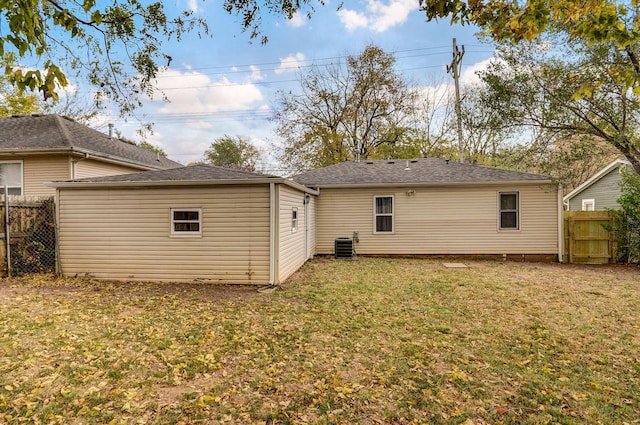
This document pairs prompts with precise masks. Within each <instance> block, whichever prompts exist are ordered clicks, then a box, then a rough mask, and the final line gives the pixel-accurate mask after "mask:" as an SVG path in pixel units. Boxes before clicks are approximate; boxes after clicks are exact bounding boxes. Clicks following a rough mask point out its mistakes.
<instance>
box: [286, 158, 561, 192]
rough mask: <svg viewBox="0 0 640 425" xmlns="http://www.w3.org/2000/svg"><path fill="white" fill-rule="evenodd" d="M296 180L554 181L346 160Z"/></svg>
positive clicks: (424, 164)
mask: <svg viewBox="0 0 640 425" xmlns="http://www.w3.org/2000/svg"><path fill="white" fill-rule="evenodd" d="M293 180H294V181H295V182H297V183H300V184H304V185H306V186H310V187H326V186H359V185H369V186H370V185H376V184H380V185H393V184H449V183H500V182H505V183H506V182H532V183H534V182H539V183H548V182H550V181H551V179H550V178H549V177H547V176H543V175H540V174H531V173H521V172H518V171H510V170H501V169H498V168H489V167H484V166H480V165H473V164H461V163H459V162H454V161H448V160H445V159H441V158H420V159H411V160H405V159H395V160H389V161H366V160H365V161H360V162H354V161H347V162H342V163H340V164H335V165H330V166H328V167H324V168H319V169H316V170H312V171H309V172H307V173H303V174H299V175H297V176H294V177H293Z"/></svg>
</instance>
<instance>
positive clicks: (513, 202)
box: [499, 192, 520, 230]
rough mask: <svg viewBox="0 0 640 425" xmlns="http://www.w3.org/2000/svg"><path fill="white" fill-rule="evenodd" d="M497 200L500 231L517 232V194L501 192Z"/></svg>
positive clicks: (518, 225)
mask: <svg viewBox="0 0 640 425" xmlns="http://www.w3.org/2000/svg"><path fill="white" fill-rule="evenodd" d="M499 198H500V200H499V203H500V230H518V229H519V228H520V223H519V217H518V216H519V213H518V210H519V199H518V198H519V196H518V192H501V193H500V194H499Z"/></svg>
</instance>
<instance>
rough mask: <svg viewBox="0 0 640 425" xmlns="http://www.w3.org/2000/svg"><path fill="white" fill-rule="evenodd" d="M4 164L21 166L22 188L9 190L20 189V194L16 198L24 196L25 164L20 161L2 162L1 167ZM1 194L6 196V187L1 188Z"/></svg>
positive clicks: (13, 187) (12, 187) (10, 187)
mask: <svg viewBox="0 0 640 425" xmlns="http://www.w3.org/2000/svg"><path fill="white" fill-rule="evenodd" d="M2 164H20V186H7V188H8V189H16V188H18V189H20V194H19V195H16V196H24V162H23V161H21V160H19V161H0V166H2ZM0 194H1V195H4V186H2V187H0ZM9 195H15V194H12V193H9Z"/></svg>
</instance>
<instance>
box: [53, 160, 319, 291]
mask: <svg viewBox="0 0 640 425" xmlns="http://www.w3.org/2000/svg"><path fill="white" fill-rule="evenodd" d="M49 185H50V186H51V187H52V188H55V190H56V192H57V194H56V200H57V213H58V227H59V231H58V234H59V263H60V268H61V272H62V273H63V274H64V275H71V276H73V275H82V276H84V275H88V276H94V277H96V278H104V279H119V280H158V281H202V282H212V283H221V284H259V285H265V284H272V285H275V284H278V283H280V282H282V281H283V280H284V279H286V278H287V277H288V276H289V275H291V274H292V273H293V272H294V271H296V270H297V269H298V268H299V267H301V266H302V265H303V264H304V262H305V261H306V260H307V259H308V258H310V257H311V256H313V254H314V253H315V252H314V247H315V203H316V197H317V194H318V193H317V191H316V190H314V189H309V188H306V187H304V186H302V185H300V184H298V183H295V182H293V181H290V180H287V179H284V178H280V177H276V176H270V175H265V174H260V173H253V172H248V171H240V170H232V169H227V168H220V167H213V166H209V165H198V166H192V167H182V168H174V169H169V170H156V171H145V172H140V173H135V174H125V175H118V176H106V177H94V178H86V179H79V180H73V181H60V182H52V183H49Z"/></svg>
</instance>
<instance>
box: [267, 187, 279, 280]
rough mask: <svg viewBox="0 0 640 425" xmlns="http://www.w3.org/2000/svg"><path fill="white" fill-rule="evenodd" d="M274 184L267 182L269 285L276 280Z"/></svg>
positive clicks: (276, 216)
mask: <svg viewBox="0 0 640 425" xmlns="http://www.w3.org/2000/svg"><path fill="white" fill-rule="evenodd" d="M277 219H278V215H277V214H276V184H275V183H269V285H275V282H276V239H277V238H278V235H277V232H276V227H277V226H276V224H277Z"/></svg>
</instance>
